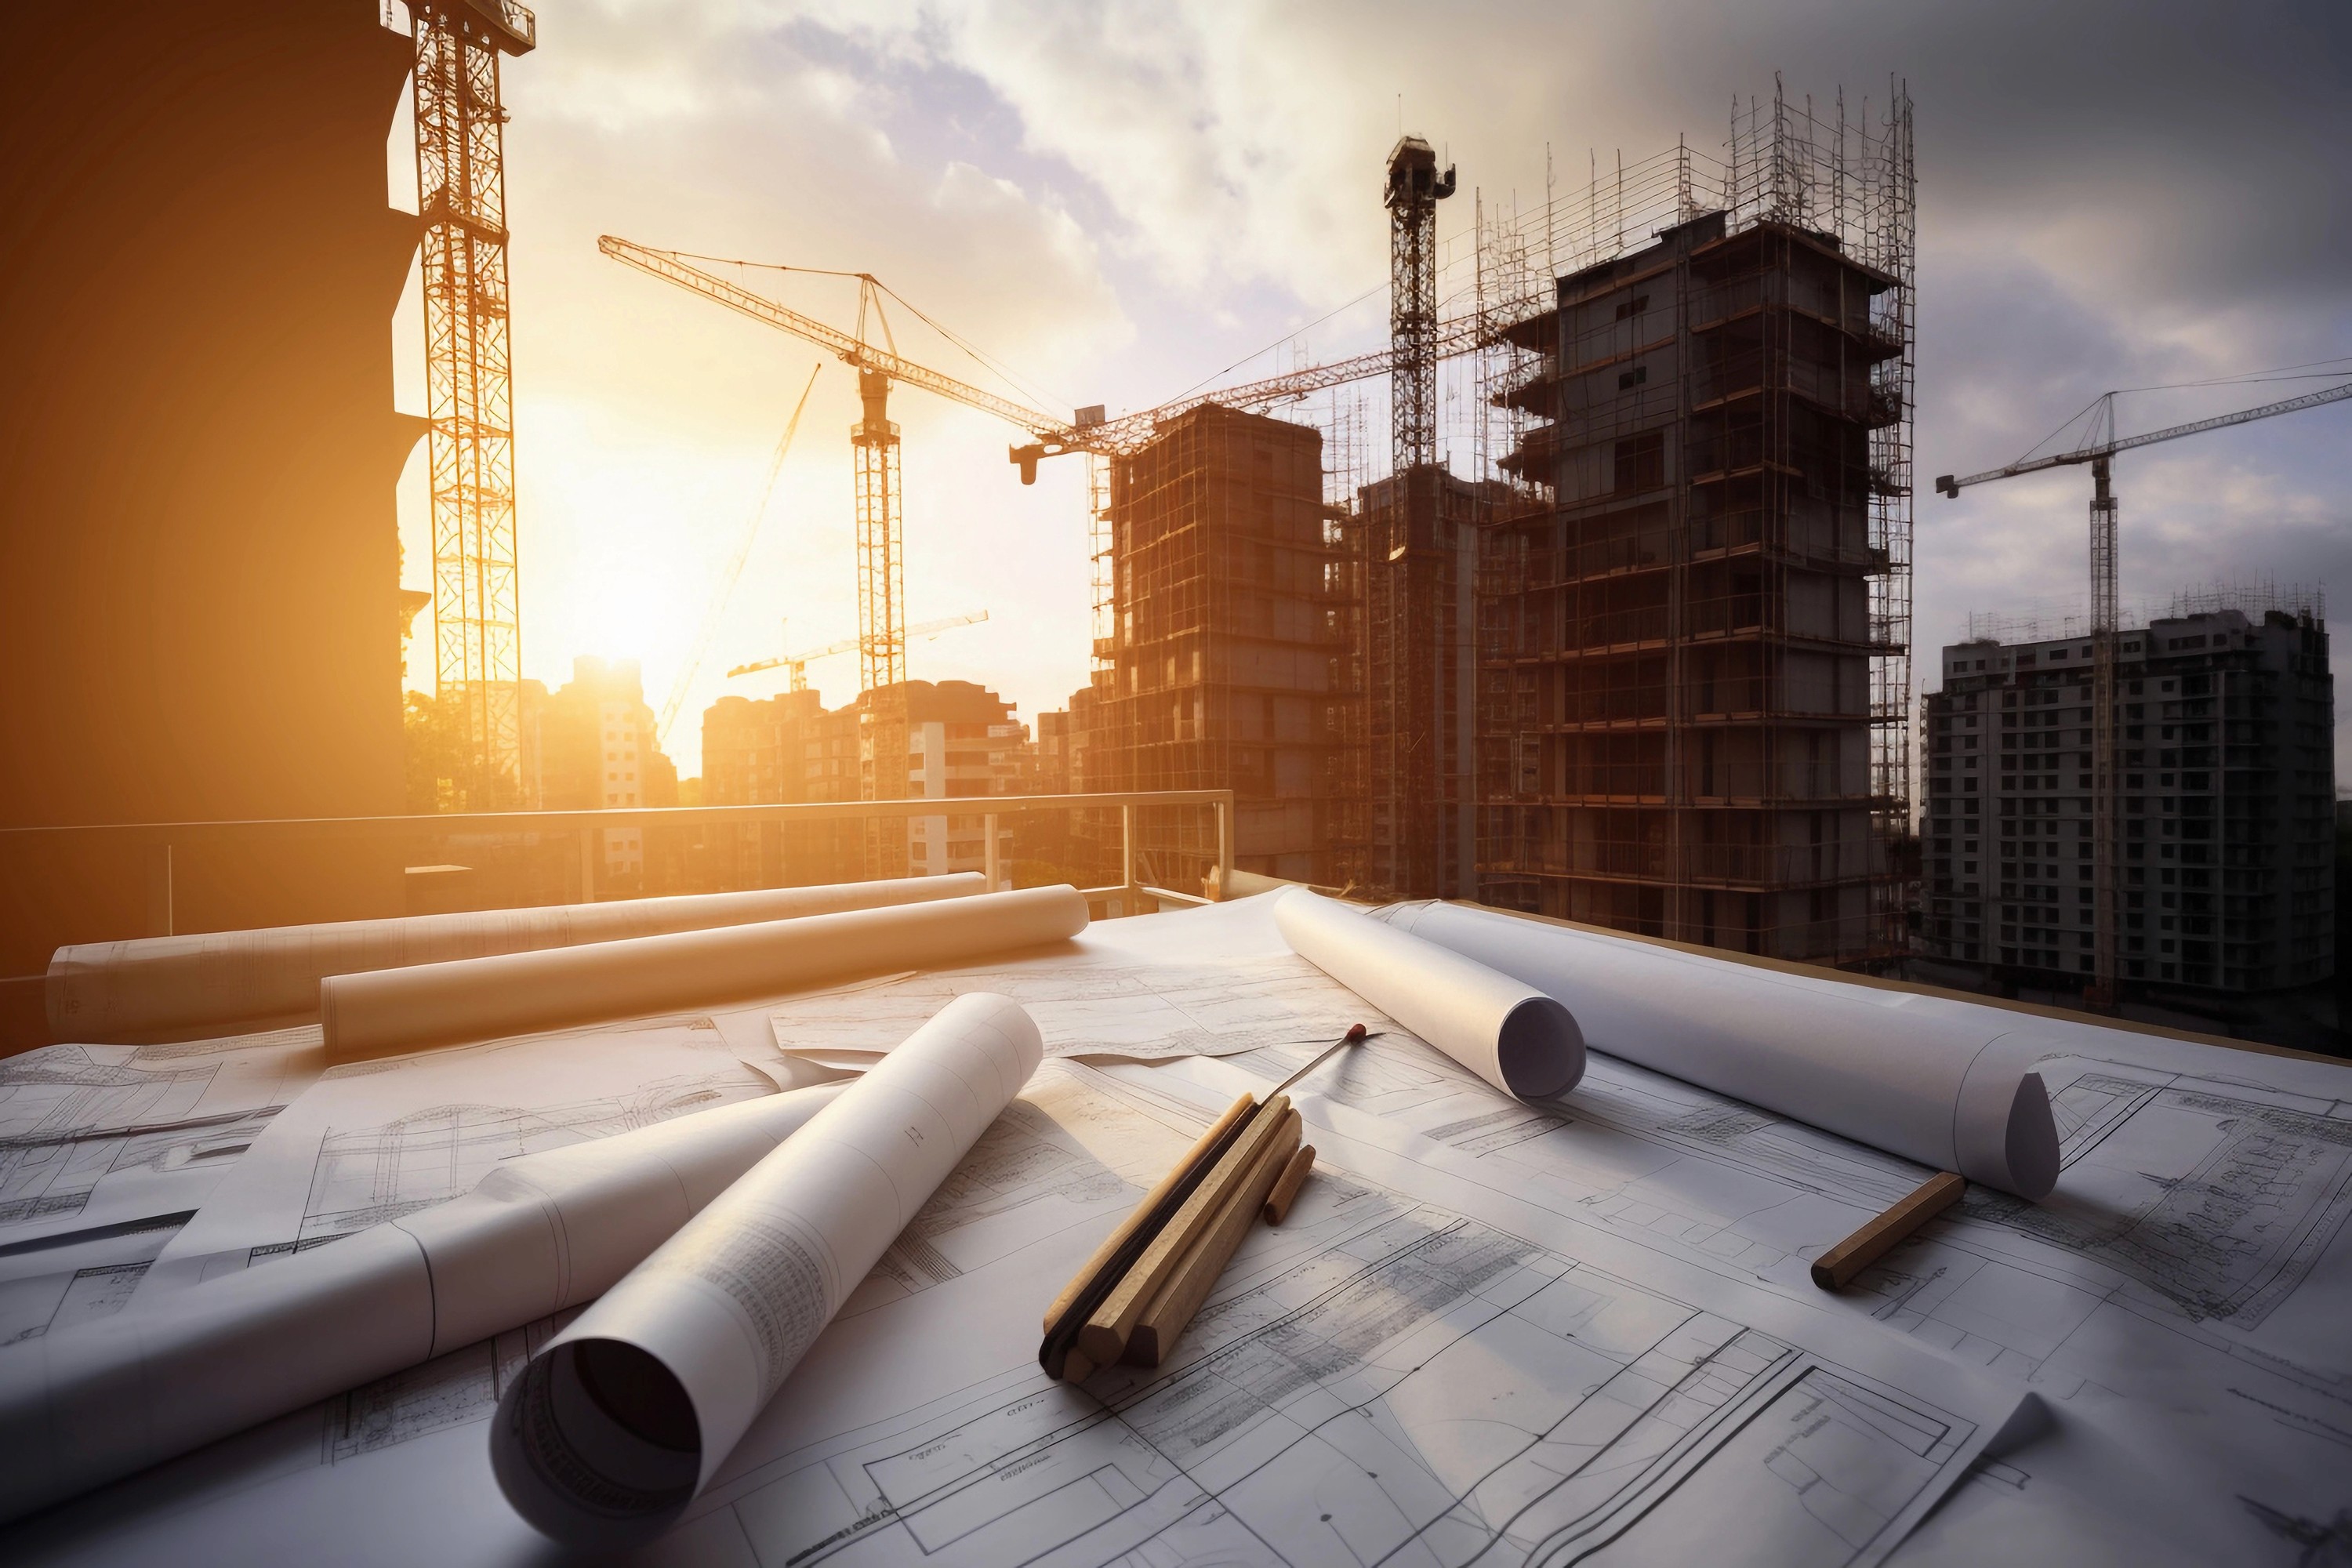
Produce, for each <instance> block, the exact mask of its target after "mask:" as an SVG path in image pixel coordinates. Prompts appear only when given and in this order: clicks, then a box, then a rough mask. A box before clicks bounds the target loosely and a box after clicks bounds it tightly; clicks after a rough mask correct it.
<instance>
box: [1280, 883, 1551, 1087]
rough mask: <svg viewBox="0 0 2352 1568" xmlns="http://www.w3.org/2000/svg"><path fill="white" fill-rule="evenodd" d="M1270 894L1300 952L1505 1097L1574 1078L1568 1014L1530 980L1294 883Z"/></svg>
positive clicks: (1285, 930)
mask: <svg viewBox="0 0 2352 1568" xmlns="http://www.w3.org/2000/svg"><path fill="white" fill-rule="evenodd" d="M1276 899H1277V900H1278V901H1277V902H1276V904H1275V907H1274V923H1275V924H1276V926H1277V927H1279V928H1280V929H1281V931H1282V934H1283V938H1284V940H1286V941H1287V942H1289V943H1290V945H1291V947H1292V949H1293V950H1294V951H1296V952H1297V954H1298V955H1299V956H1300V957H1301V958H1304V959H1306V960H1307V962H1308V963H1312V964H1313V965H1315V967H1316V968H1318V969H1320V970H1321V971H1323V973H1326V974H1328V975H1329V976H1330V977H1331V978H1332V979H1334V980H1336V981H1338V982H1339V984H1342V985H1344V986H1346V987H1347V988H1348V989H1349V990H1350V991H1353V992H1354V993H1355V994H1357V995H1359V996H1361V997H1362V998H1363V999H1364V1000H1365V1001H1367V1002H1370V1004H1371V1005H1373V1006H1375V1007H1378V1008H1379V1009H1380V1010H1381V1012H1383V1013H1386V1014H1387V1015H1388V1016H1390V1017H1391V1018H1394V1019H1395V1020H1396V1021H1397V1022H1398V1023H1400V1024H1402V1025H1403V1026H1405V1027H1406V1028H1408V1029H1411V1030H1412V1032H1413V1033H1414V1034H1416V1035H1419V1036H1420V1037H1422V1038H1423V1039H1424V1040H1427V1041H1428V1042H1429V1043H1430V1044H1431V1045H1433V1046H1435V1047H1437V1048H1438V1049H1439V1050H1441V1051H1444V1053H1445V1054H1446V1055H1447V1056H1449V1057H1452V1058H1454V1060H1455V1061H1457V1062H1460V1063H1461V1064H1462V1065H1463V1066H1464V1067H1465V1068H1469V1069H1470V1070H1471V1071H1472V1072H1475V1073H1476V1074H1477V1075H1478V1076H1479V1077H1480V1078H1483V1079H1486V1081H1487V1082H1488V1083H1491V1084H1493V1085H1494V1086H1495V1087H1496V1089H1501V1090H1502V1091H1503V1092H1504V1093H1505V1094H1515V1095H1517V1096H1519V1097H1520V1098H1521V1099H1523V1100H1541V1099H1544V1098H1545V1097H1547V1096H1549V1095H1555V1094H1565V1093H1567V1092H1568V1091H1569V1090H1570V1089H1574V1088H1575V1087H1576V1081H1577V1079H1580V1078H1582V1077H1583V1076H1584V1035H1583V1032H1582V1031H1581V1030H1580V1029H1579V1028H1578V1027H1577V1023H1576V1017H1575V1016H1574V1015H1573V1014H1571V1013H1570V1011H1569V1010H1568V1008H1567V1007H1566V1006H1565V1005H1562V1004H1561V1003H1560V1002H1559V1001H1558V1000H1556V999H1555V998H1553V997H1551V996H1549V995H1547V994H1545V993H1544V992H1543V991H1541V990H1539V989H1538V988H1537V987H1536V986H1533V985H1530V984H1527V983H1526V982H1525V981H1522V980H1516V979H1513V978H1512V977H1511V976H1510V975H1508V974H1504V973H1496V971H1495V970H1493V969H1490V968H1488V967H1487V966H1486V964H1484V963H1475V962H1473V961H1472V960H1470V959H1466V958H1464V957H1463V956H1462V955H1461V954H1460V953H1458V952H1450V951H1448V950H1447V949H1445V948H1444V947H1440V946H1437V945H1435V944H1433V943H1431V942H1423V941H1422V940H1420V939H1419V938H1418V937H1413V936H1408V935H1406V934H1405V933H1404V932H1403V931H1399V930H1397V929H1396V928H1395V927H1393V926H1389V925H1383V924H1382V923H1381V922H1380V921H1376V920H1373V919H1372V918H1371V917H1370V916H1369V915H1363V914H1359V913H1358V912H1357V911H1356V910H1351V909H1349V908H1348V906H1347V905H1345V904H1341V903H1335V902H1333V901H1332V900H1329V899H1324V898H1318V897H1317V896H1316V895H1315V894H1313V893H1310V892H1307V890H1306V889H1298V888H1294V889H1291V890H1290V891H1288V892H1285V893H1279V894H1276Z"/></svg>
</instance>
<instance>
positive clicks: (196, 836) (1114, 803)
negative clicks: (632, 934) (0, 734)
mask: <svg viewBox="0 0 2352 1568" xmlns="http://www.w3.org/2000/svg"><path fill="white" fill-rule="evenodd" d="M1171 807H1173V808H1185V807H1190V808H1193V809H1195V810H1201V811H1206V812H1209V813H1211V814H1212V815H1213V818H1214V824H1215V830H1214V831H1215V837H1214V844H1215V849H1214V861H1215V865H1216V868H1217V872H1218V877H1219V885H1221V886H1223V885H1229V884H1230V883H1231V881H1232V879H1233V871H1234V792H1233V791H1231V790H1225V789H1196V790H1142V791H1131V792H1126V793H1106V794H1100V795H974V796H959V797H956V798H954V799H936V800H934V799H929V798H924V799H915V800H870V801H842V802H825V803H820V804H807V805H706V806H647V807H637V808H625V809H614V810H603V811H501V812H471V813H448V814H445V815H436V816H335V817H289V818H281V819H275V820H263V821H244V822H152V823H118V824H105V825H100V826H71V827H13V828H0V852H5V851H8V850H13V849H40V848H44V847H58V848H64V849H68V850H70V849H73V848H78V847H79V848H90V849H108V850H114V851H130V852H131V853H132V854H134V855H136V856H138V858H140V861H141V863H142V864H143V866H144V867H145V868H146V869H145V873H144V874H145V877H146V879H147V889H146V891H147V898H146V910H147V921H146V927H147V929H145V930H143V931H115V932H111V933H109V935H110V936H111V937H114V938H127V937H137V936H169V935H171V934H173V930H174V925H175V921H174V910H173V885H172V883H173V851H174V850H175V849H180V848H190V847H195V846H199V845H202V846H208V847H209V846H227V847H233V848H234V847H264V846H270V847H279V846H285V845H289V844H314V843H315V844H330V843H342V844H375V845H385V844H387V843H390V844H399V845H404V846H411V847H414V846H417V845H420V844H426V843H431V842H433V841H436V840H438V841H442V842H444V843H446V841H449V840H452V839H463V840H467V841H469V842H472V843H476V844H479V843H481V842H483V841H484V840H507V841H521V840H525V839H536V840H540V841H544V840H546V839H547V838H549V837H558V838H560V837H562V836H566V835H569V836H571V837H573V838H574V839H575V840H576V843H577V850H578V858H579V875H578V883H577V891H578V897H579V900H580V901H583V902H585V901H589V900H593V899H594V898H595V897H596V896H597V882H598V880H599V875H600V874H599V871H598V865H599V862H600V861H601V860H602V859H603V858H604V855H605V854H606V843H605V841H604V838H603V837H601V836H602V835H603V834H604V832H606V831H609V830H612V829H615V828H618V829H632V828H635V829H664V828H670V829H675V828H694V829H710V828H719V827H752V826H765V825H768V824H782V825H785V826H810V825H814V824H817V823H826V822H873V821H908V820H911V819H914V818H918V817H936V816H954V817H957V818H969V817H975V816H976V817H979V818H980V819H981V822H982V834H981V842H982V868H981V869H982V874H983V875H984V876H985V877H986V879H987V881H988V886H989V887H990V888H991V889H999V888H1003V887H1005V886H1007V885H1008V883H1007V880H1006V868H1005V867H1004V865H1003V863H1002V862H1003V856H1002V850H1003V834H1002V833H1001V832H1000V831H999V825H1000V823H1001V822H1003V819H1005V818H1009V817H1014V816H1034V815H1037V814H1041V813H1054V812H1064V813H1076V812H1085V813H1089V814H1096V815H1095V817H1094V819H1095V821H1097V822H1098V823H1103V824H1104V825H1105V826H1107V825H1108V816H1109V814H1110V813H1113V812H1116V813H1118V824H1119V827H1118V848H1119V853H1118V871H1119V879H1118V881H1117V882H1113V883H1108V884H1105V885H1102V886H1097V887H1086V888H1082V889H1080V891H1082V892H1084V893H1085V894H1086V895H1087V902H1088V903H1089V905H1091V906H1092V907H1093V908H1094V909H1095V910H1096V912H1097V915H1098V916H1100V917H1104V918H1113V917H1117V916H1120V915H1131V914H1141V913H1149V912H1150V911H1152V910H1157V909H1160V908H1161V907H1164V906H1168V905H1177V906H1189V905H1194V904H1201V903H1205V902H1207V901H1208V900H1207V898H1206V897H1205V896H1204V894H1203V893H1202V892H1200V891H1180V890H1178V889H1170V888H1160V887H1153V886H1150V885H1149V884H1147V883H1145V882H1144V881H1142V880H1141V879H1140V878H1139V875H1138V851H1139V837H1138V835H1137V830H1136V816H1137V813H1138V812H1139V811H1142V810H1146V809H1160V808H1171ZM643 890H645V891H668V890H673V889H643ZM680 890H682V889H680ZM698 890H699V889H698ZM523 901H524V902H525V903H530V902H551V901H555V900H546V899H539V900H523ZM484 907H516V906H515V904H514V902H513V901H511V900H510V901H509V902H507V903H505V904H503V905H488V906H484Z"/></svg>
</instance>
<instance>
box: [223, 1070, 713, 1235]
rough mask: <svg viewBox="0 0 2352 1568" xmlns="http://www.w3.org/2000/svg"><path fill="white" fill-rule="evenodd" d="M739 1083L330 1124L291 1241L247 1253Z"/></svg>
mask: <svg viewBox="0 0 2352 1568" xmlns="http://www.w3.org/2000/svg"><path fill="white" fill-rule="evenodd" d="M746 1093H747V1086H746V1085H744V1084H742V1083H741V1082H740V1081H739V1080H737V1079H733V1078H731V1077H726V1078H720V1077H687V1078H678V1079H667V1080H662V1081H657V1082H655V1083H651V1084H647V1085H646V1086H645V1087H643V1088H641V1089H637V1090H636V1091H635V1092H634V1093H631V1094H627V1095H625V1096H621V1097H618V1098H614V1099H604V1100H579V1101H574V1102H572V1103H569V1104H558V1105H551V1106H538V1107H530V1108H525V1107H520V1106H513V1105H478V1104H472V1105H469V1104H450V1105H432V1106H426V1107H424V1108H422V1109H420V1110H414V1111H411V1112H409V1113H408V1114H406V1115H404V1116H401V1117H399V1118H397V1119H396V1120H394V1121H389V1122H385V1123H383V1124H382V1125H380V1126H374V1127H364V1128H357V1129H353V1130H352V1131H338V1130H334V1129H330V1130H329V1131H328V1132H327V1134H326V1136H325V1137H324V1138H322V1139H321V1140H320V1143H319V1149H318V1155H317V1160H316V1163H315V1165H314V1166H313V1169H312V1173H311V1176H310V1194H309V1197H308V1199H307V1201H306V1202H305V1204H304V1205H303V1211H302V1220H301V1226H300V1228H299V1231H298V1233H297V1234H296V1236H295V1237H293V1239H292V1240H291V1241H286V1242H277V1243H271V1244H268V1245H266V1246H263V1247H256V1248H254V1250H253V1258H254V1260H255V1261H260V1260H261V1259H262V1258H268V1257H277V1256H283V1255H285V1254H287V1253H289V1252H291V1251H294V1250H298V1249H299V1248H300V1247H307V1246H315V1245H317V1244H319V1243H320V1242H322V1241H331V1240H333V1239H334V1238H336V1237H342V1236H348V1235H350V1234H351V1233H352V1231H355V1230H363V1229H365V1228H367V1227H368V1226H372V1225H379V1224H382V1223H383V1221H385V1220H390V1219H397V1218H399V1217H400V1216H401V1215H407V1214H414V1213H415V1212H416V1211H417V1210H418V1209H422V1208H429V1207H430V1206H432V1205H435V1204H438V1203H445V1202H446V1201H447V1200H449V1199H450V1198H454V1197H457V1196H459V1195H460V1194H465V1193H469V1192H471V1191H473V1190H474V1187H475V1184H477V1183H478V1182H480V1180H481V1179H482V1178H483V1177H484V1176H486V1175H488V1174H489V1173H490V1172H491V1170H492V1169H494V1168H495V1167H496V1166H497V1165H498V1164H499V1162H501V1161H504V1160H511V1159H513V1158H514V1157H515V1156H516V1155H518V1154H530V1153H536V1152H539V1151H541V1150H542V1149H556V1148H561V1147H562V1146H563V1145H565V1144H567V1143H577V1142H582V1141H583V1140H585V1139H589V1138H601V1137H604V1136H605V1135H607V1134H610V1133H614V1132H625V1131H629V1130H630V1129H632V1128H636V1127H649V1126H651V1125H653V1124H654V1123H655V1122H657V1121H667V1120H668V1119H669V1118H671V1117H673V1116H679V1115H683V1114H685V1113H686V1112H688V1111H691V1110H707V1109H709V1107H711V1106H714V1105H719V1104H722V1103H725V1102H727V1101H730V1100H740V1099H743V1098H745V1095H746Z"/></svg>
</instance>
